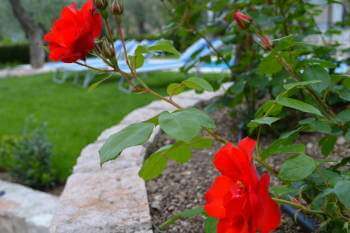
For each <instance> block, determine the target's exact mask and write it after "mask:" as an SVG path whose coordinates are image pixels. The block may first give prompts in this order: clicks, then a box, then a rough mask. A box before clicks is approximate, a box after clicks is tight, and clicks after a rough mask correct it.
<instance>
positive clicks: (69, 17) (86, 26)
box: [44, 0, 102, 63]
mask: <svg viewBox="0 0 350 233" xmlns="http://www.w3.org/2000/svg"><path fill="white" fill-rule="evenodd" d="M101 33H102V17H101V15H100V14H99V13H98V12H97V10H96V9H95V7H94V4H93V1H92V0H88V1H87V2H86V3H85V4H84V5H83V7H82V8H81V9H80V10H79V9H77V5H76V4H75V3H72V4H71V5H69V6H67V7H65V8H63V10H62V12H61V17H60V18H59V19H58V20H56V22H55V23H54V25H53V27H52V28H51V31H50V32H49V33H47V34H46V35H45V36H44V40H45V41H46V42H47V43H48V45H49V49H50V55H49V57H50V59H51V60H54V61H63V62H66V63H72V62H75V61H77V60H79V59H84V58H85V57H86V56H87V54H88V53H89V52H90V51H91V50H92V49H93V48H94V46H95V39H96V38H98V37H99V36H100V35H101Z"/></svg>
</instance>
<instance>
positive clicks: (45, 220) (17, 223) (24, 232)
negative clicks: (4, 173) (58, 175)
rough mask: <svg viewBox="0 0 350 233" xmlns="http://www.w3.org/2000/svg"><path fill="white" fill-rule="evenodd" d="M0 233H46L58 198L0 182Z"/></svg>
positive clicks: (17, 185)
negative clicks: (0, 194)
mask: <svg viewBox="0 0 350 233" xmlns="http://www.w3.org/2000/svg"><path fill="white" fill-rule="evenodd" d="M0 191H4V195H2V196H1V197H0V232H1V233H48V232H49V226H50V223H51V220H52V217H53V214H54V212H55V211H56V210H57V207H58V198H57V197H55V196H53V195H50V194H47V193H43V192H39V191H35V190H32V189H30V188H28V187H24V186H22V185H19V184H13V183H8V182H5V181H1V180H0Z"/></svg>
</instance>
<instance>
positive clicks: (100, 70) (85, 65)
mask: <svg viewBox="0 0 350 233" xmlns="http://www.w3.org/2000/svg"><path fill="white" fill-rule="evenodd" d="M75 64H78V65H80V66H84V67H86V68H89V69H91V70H94V71H98V72H103V73H105V72H106V73H107V72H114V70H106V69H99V68H96V67H93V66H89V65H88V64H84V63H81V62H79V61H76V62H75Z"/></svg>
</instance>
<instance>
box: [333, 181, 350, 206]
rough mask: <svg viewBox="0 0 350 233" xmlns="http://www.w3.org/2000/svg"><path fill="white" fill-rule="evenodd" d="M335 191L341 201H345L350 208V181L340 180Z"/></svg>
mask: <svg viewBox="0 0 350 233" xmlns="http://www.w3.org/2000/svg"><path fill="white" fill-rule="evenodd" d="M333 192H334V193H335V195H336V196H337V197H338V199H339V201H340V202H341V203H343V205H344V206H345V207H346V208H347V209H350V195H349V193H350V181H349V180H342V181H338V182H337V184H336V185H335V187H334V189H333Z"/></svg>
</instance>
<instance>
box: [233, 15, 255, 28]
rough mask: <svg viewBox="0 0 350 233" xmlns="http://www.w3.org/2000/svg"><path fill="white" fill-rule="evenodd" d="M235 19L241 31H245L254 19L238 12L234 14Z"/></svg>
mask: <svg viewBox="0 0 350 233" xmlns="http://www.w3.org/2000/svg"><path fill="white" fill-rule="evenodd" d="M233 19H234V20H235V21H236V23H237V24H238V26H239V27H240V28H241V29H245V28H246V27H247V24H249V23H250V22H251V21H252V18H251V17H250V16H249V15H246V14H243V13H242V12H240V11H236V12H235V13H234V14H233Z"/></svg>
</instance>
